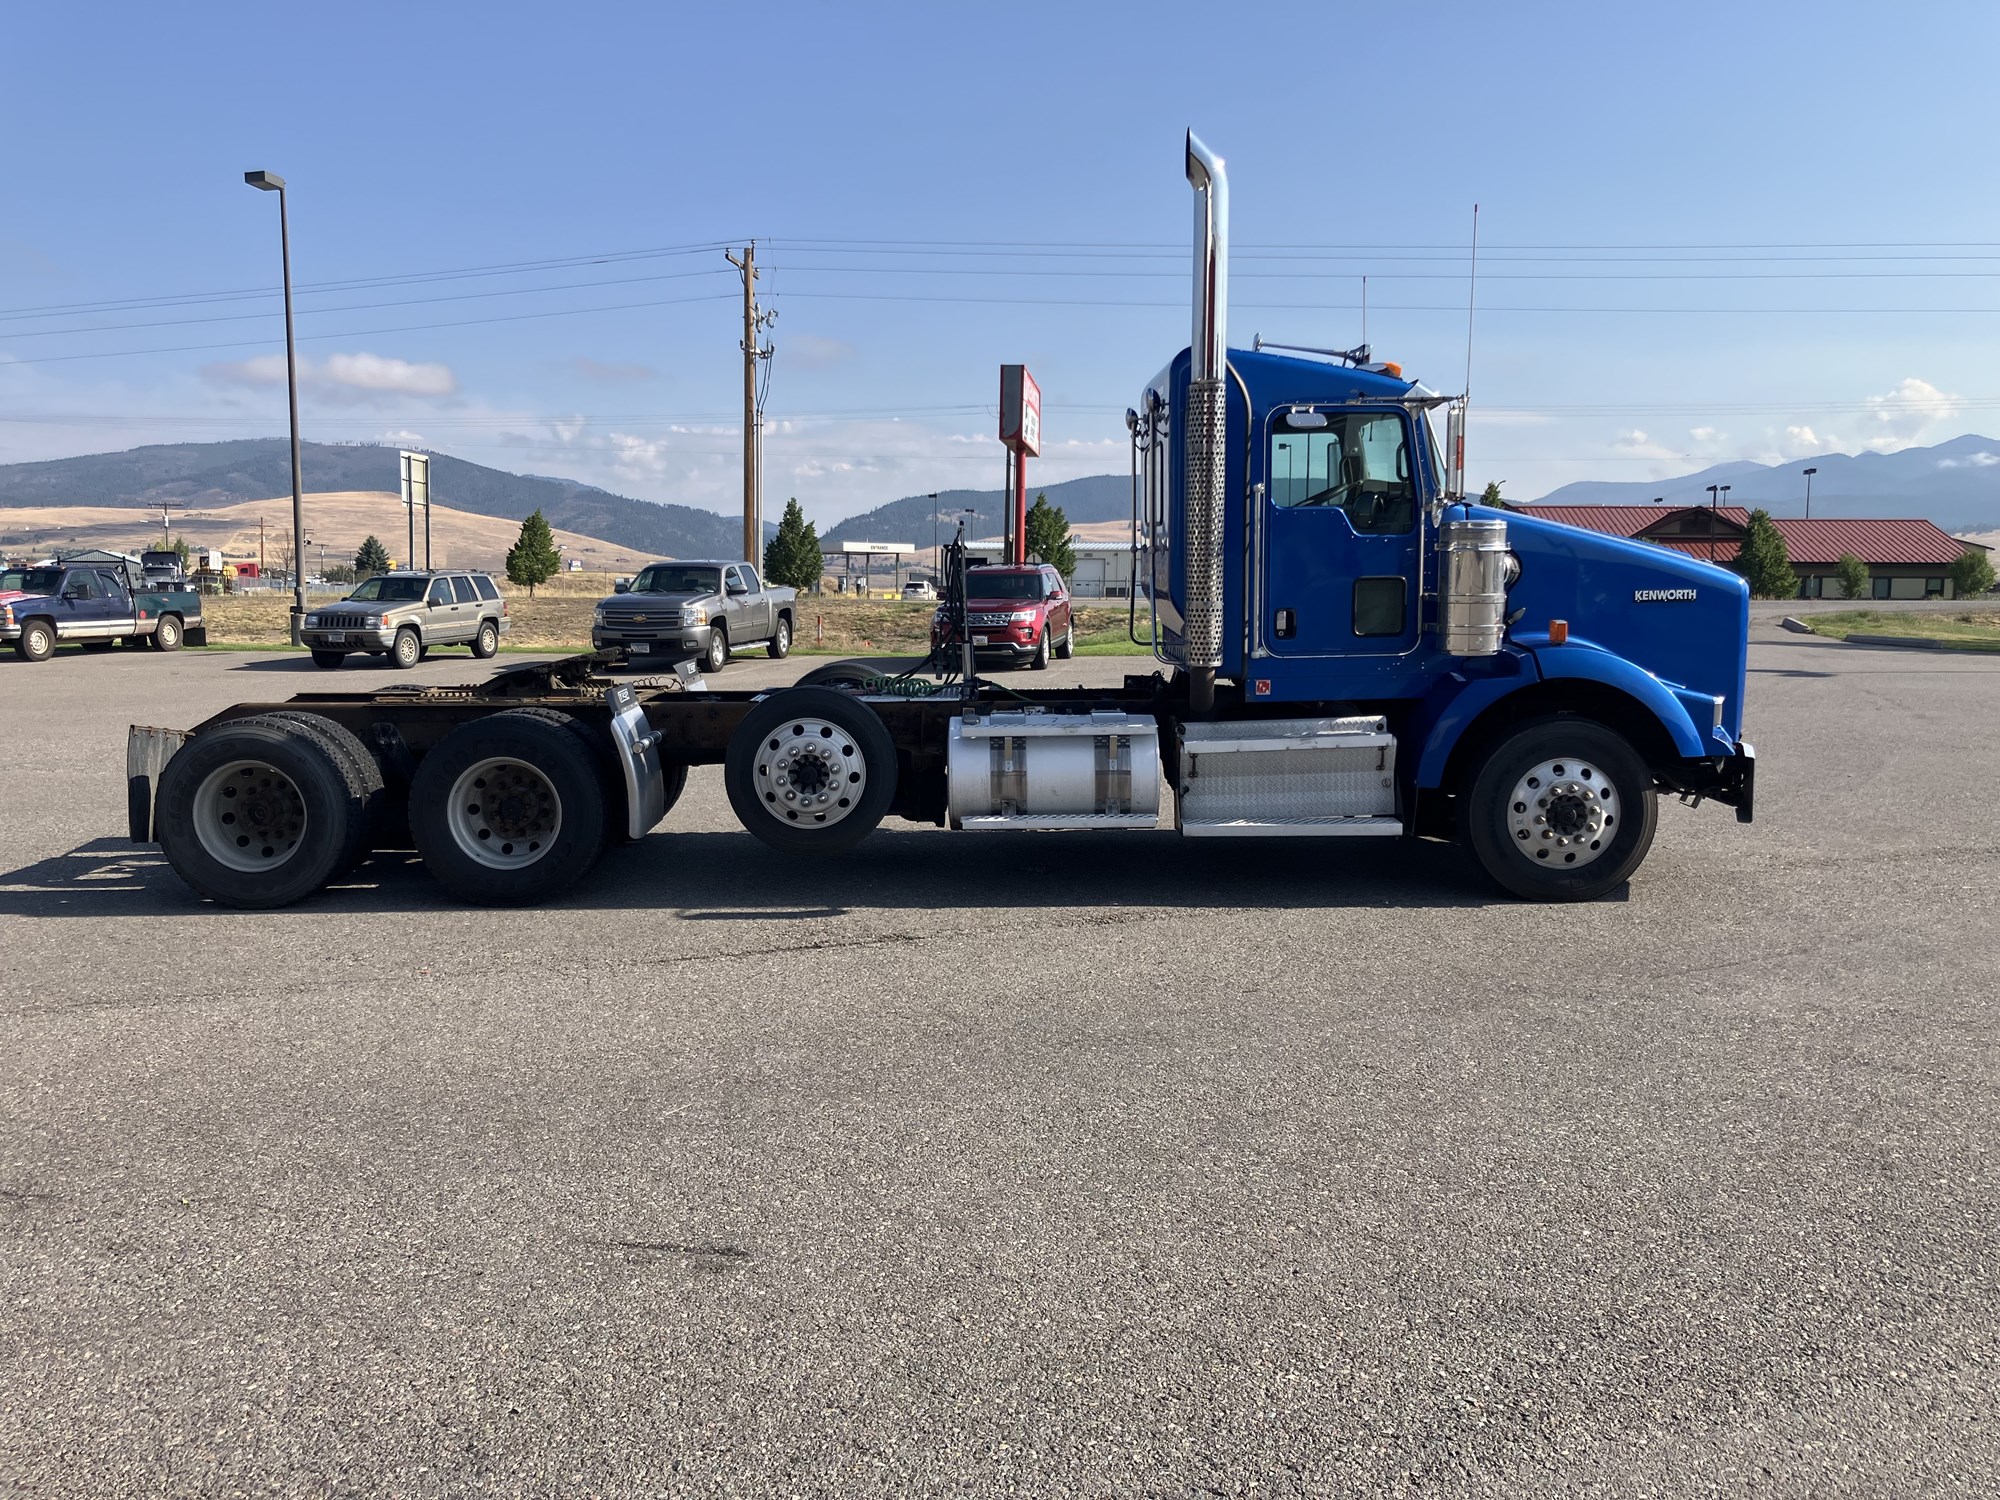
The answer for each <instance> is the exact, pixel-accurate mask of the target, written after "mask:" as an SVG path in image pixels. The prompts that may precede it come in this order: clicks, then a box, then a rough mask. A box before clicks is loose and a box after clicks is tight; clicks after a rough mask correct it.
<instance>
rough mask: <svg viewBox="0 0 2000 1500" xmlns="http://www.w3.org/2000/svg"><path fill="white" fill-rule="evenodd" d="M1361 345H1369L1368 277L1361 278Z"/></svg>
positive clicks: (1363, 346) (1365, 346)
mask: <svg viewBox="0 0 2000 1500" xmlns="http://www.w3.org/2000/svg"><path fill="white" fill-rule="evenodd" d="M1361 347H1362V348H1364V349H1366V348H1367V347H1368V278H1367V277H1366V276H1364V277H1362V278H1361Z"/></svg>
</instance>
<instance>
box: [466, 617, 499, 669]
mask: <svg viewBox="0 0 2000 1500" xmlns="http://www.w3.org/2000/svg"><path fill="white" fill-rule="evenodd" d="M499 652H500V627H499V626H498V625H497V624H495V623H494V622H493V621H492V620H482V621H480V622H479V634H478V635H476V636H474V637H473V640H472V654H473V655H474V656H476V657H478V658H479V659H480V660H481V661H485V660H487V659H488V658H490V657H493V656H497V655H498V654H499Z"/></svg>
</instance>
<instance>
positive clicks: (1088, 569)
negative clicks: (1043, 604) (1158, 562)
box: [1069, 538, 1132, 599]
mask: <svg viewBox="0 0 2000 1500" xmlns="http://www.w3.org/2000/svg"><path fill="white" fill-rule="evenodd" d="M1069 545H1070V550H1071V551H1072V552H1074V553H1075V554H1076V572H1075V573H1074V574H1073V575H1072V576H1071V578H1070V581H1069V591H1070V593H1072V594H1073V595H1075V596H1076V597H1077V598H1079V599H1129V598H1131V597H1132V544H1131V543H1130V542H1129V541H1126V542H1083V541H1077V540H1076V539H1075V538H1071V540H1070V544H1069Z"/></svg>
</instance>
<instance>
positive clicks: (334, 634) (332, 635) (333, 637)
mask: <svg viewBox="0 0 2000 1500" xmlns="http://www.w3.org/2000/svg"><path fill="white" fill-rule="evenodd" d="M326 642H327V644H328V645H329V646H345V645H346V644H347V632H346V631H344V630H329V631H328V632H327V633H326Z"/></svg>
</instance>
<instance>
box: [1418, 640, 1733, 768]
mask: <svg viewBox="0 0 2000 1500" xmlns="http://www.w3.org/2000/svg"><path fill="white" fill-rule="evenodd" d="M1522 644H1524V645H1528V654H1529V656H1530V658H1531V660H1532V662H1533V664H1534V671H1533V673H1532V674H1523V675H1520V676H1513V677H1488V678H1482V679H1478V680H1475V681H1472V682H1469V683H1467V684H1466V686H1465V687H1464V688H1463V689H1462V690H1461V691H1460V692H1458V693H1457V694H1456V695H1454V696H1453V698H1452V699H1451V701H1450V703H1449V704H1447V705H1446V706H1445V708H1444V710H1443V711H1442V712H1441V713H1440V714H1439V715H1438V717H1437V720H1436V722H1435V723H1434V724H1432V726H1431V728H1430V730H1429V732H1428V734H1426V735H1425V737H1424V741H1423V749H1422V753H1421V754H1420V755H1419V756H1418V758H1417V769H1416V775H1415V778H1414V783H1415V785H1417V786H1420V787H1435V786H1442V785H1443V784H1444V778H1445V773H1446V768H1447V766H1448V765H1449V763H1450V760H1451V756H1452V753H1453V752H1454V751H1455V750H1457V748H1458V747H1459V744H1460V743H1461V741H1462V740H1463V738H1464V736H1465V734H1466V732H1467V731H1468V730H1469V729H1471V728H1472V726H1473V725H1475V724H1476V723H1478V722H1479V720H1480V719H1482V718H1483V717H1484V716H1485V715H1486V714H1487V712H1488V711H1489V710H1492V709H1494V708H1496V707H1498V706H1499V705H1501V704H1502V703H1503V701H1504V700H1506V699H1507V698H1509V697H1511V696H1512V695H1514V694H1516V693H1522V694H1527V695H1530V696H1531V697H1532V699H1533V700H1534V703H1533V709H1532V710H1531V711H1532V712H1548V711H1554V710H1559V709H1560V708H1561V707H1562V706H1563V702H1562V695H1561V693H1560V691H1559V689H1560V687H1561V685H1562V684H1563V683H1565V682H1569V683H1577V684H1583V683H1589V684H1592V685H1593V686H1595V687H1599V688H1609V689H1611V690H1612V691H1613V692H1615V693H1618V694H1620V695H1622V696H1623V697H1624V698H1627V699H1630V700H1631V701H1632V703H1634V704H1636V705H1637V706H1638V708H1639V709H1640V710H1641V711H1642V712H1643V713H1645V714H1646V715H1647V716H1648V717H1649V718H1650V719H1651V720H1652V721H1654V723H1655V724H1656V725H1657V727H1658V729H1659V731H1660V733H1661V736H1662V738H1663V740H1664V741H1665V742H1666V743H1668V744H1671V746H1672V747H1673V750H1674V752H1675V753H1676V754H1677V755H1679V756H1681V757H1682V758H1684V759H1688V760H1695V759H1699V758H1701V757H1702V756H1705V755H1712V754H1714V753H1715V752H1714V749H1713V747H1711V746H1709V745H1708V744H1707V743H1706V742H1705V740H1704V738H1703V735H1702V733H1701V731H1700V729H1699V728H1697V727H1696V725H1695V722H1694V720H1693V719H1692V718H1690V717H1689V715H1688V711H1687V708H1686V707H1685V705H1683V704H1682V702H1681V701H1680V699H1679V698H1677V697H1676V696H1675V695H1674V692H1673V689H1671V688H1669V687H1668V686H1667V685H1666V684H1665V683H1663V682H1661V681H1660V679H1659V678H1657V677H1655V676H1653V675H1652V673H1650V672H1647V671H1645V670H1643V669H1642V668H1639V667H1636V666H1634V665H1633V664H1632V663H1631V662H1629V661H1626V660H1625V659H1624V658H1623V657H1622V656H1616V655H1614V654H1612V653H1611V652H1609V651H1606V650H1603V649H1602V648H1601V647H1597V646H1593V645H1591V644H1590V643H1589V642H1588V641H1578V640H1575V639H1573V638H1572V639H1571V640H1570V642H1569V643H1568V644H1567V645H1562V646H1553V645H1545V644H1541V643H1534V644H1528V643H1526V642H1523V643H1522ZM1523 701H1524V704H1525V703H1526V701H1527V700H1526V699H1524V700H1523ZM1611 727H1612V728H1619V727H1620V726H1619V725H1617V724H1615V723H1614V724H1613V725H1612V726H1611Z"/></svg>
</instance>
